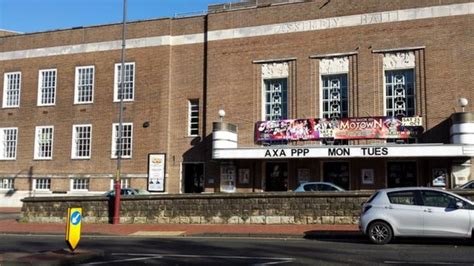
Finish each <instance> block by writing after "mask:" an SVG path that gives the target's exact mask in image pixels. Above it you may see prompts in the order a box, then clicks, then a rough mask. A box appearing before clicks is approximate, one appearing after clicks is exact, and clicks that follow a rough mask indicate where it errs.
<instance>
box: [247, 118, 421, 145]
mask: <svg viewBox="0 0 474 266" xmlns="http://www.w3.org/2000/svg"><path fill="white" fill-rule="evenodd" d="M422 131H423V128H422V118H421V117H393V116H376V117H349V118H342V119H339V120H335V119H324V118H323V119H317V118H308V119H286V120H278V121H259V122H257V123H256V124H255V141H256V142H264V141H282V140H286V141H291V140H319V139H348V140H349V139H406V138H409V137H415V136H417V135H418V134H419V133H421V132H422Z"/></svg>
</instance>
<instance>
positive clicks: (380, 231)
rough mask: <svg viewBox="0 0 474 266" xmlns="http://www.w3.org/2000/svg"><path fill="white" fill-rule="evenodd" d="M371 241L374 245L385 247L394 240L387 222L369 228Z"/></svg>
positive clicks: (377, 223) (375, 223)
mask: <svg viewBox="0 0 474 266" xmlns="http://www.w3.org/2000/svg"><path fill="white" fill-rule="evenodd" d="M368 235H369V239H370V241H371V242H372V243H374V244H379V245H384V244H387V243H389V242H390V241H391V240H392V238H393V231H392V228H391V227H390V225H388V224H387V223H386V222H374V223H372V224H371V225H370V226H369V231H368Z"/></svg>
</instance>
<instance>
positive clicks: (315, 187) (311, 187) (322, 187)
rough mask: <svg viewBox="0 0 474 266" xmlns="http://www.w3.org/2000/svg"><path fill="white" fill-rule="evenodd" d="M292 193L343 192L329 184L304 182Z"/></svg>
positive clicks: (341, 189)
mask: <svg viewBox="0 0 474 266" xmlns="http://www.w3.org/2000/svg"><path fill="white" fill-rule="evenodd" d="M293 191H294V192H305V191H344V189H343V188H341V187H338V186H336V185H334V184H333V183H329V182H305V183H302V184H300V185H299V186H298V187H297V188H296V189H295V190H293Z"/></svg>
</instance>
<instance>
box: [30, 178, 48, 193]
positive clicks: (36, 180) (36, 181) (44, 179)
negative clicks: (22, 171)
mask: <svg viewBox="0 0 474 266" xmlns="http://www.w3.org/2000/svg"><path fill="white" fill-rule="evenodd" d="M39 180H42V181H46V182H44V183H45V184H41V183H43V182H40V184H41V186H42V187H43V185H46V187H47V188H37V187H38V181H39ZM33 191H51V178H47V177H45V178H33Z"/></svg>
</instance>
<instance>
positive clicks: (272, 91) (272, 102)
mask: <svg viewBox="0 0 474 266" xmlns="http://www.w3.org/2000/svg"><path fill="white" fill-rule="evenodd" d="M264 82H265V120H281V119H287V118H288V91H287V79H286V78H284V79H266V80H265V81H264Z"/></svg>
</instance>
